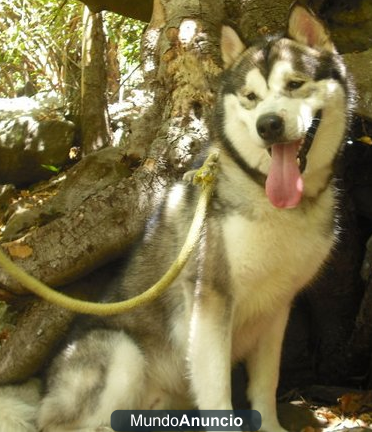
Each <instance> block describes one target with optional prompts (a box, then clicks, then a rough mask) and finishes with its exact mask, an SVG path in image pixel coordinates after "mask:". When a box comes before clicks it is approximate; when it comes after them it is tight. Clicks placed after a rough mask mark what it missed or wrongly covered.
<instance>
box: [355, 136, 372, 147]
mask: <svg viewBox="0 0 372 432" xmlns="http://www.w3.org/2000/svg"><path fill="white" fill-rule="evenodd" d="M358 141H360V142H362V143H364V144H368V145H372V138H371V137H369V136H362V137H360V138H358Z"/></svg>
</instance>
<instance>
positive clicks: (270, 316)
mask: <svg viewBox="0 0 372 432" xmlns="http://www.w3.org/2000/svg"><path fill="white" fill-rule="evenodd" d="M221 51H222V58H223V61H224V64H225V70H224V72H223V74H222V77H221V85H220V89H219V93H218V98H217V102H216V109H215V119H214V128H213V129H214V130H213V133H214V138H213V145H212V149H213V150H215V149H218V150H219V152H220V171H219V175H218V179H217V182H216V186H215V193H214V196H213V199H212V203H211V206H210V209H209V213H208V216H207V221H206V223H205V227H204V232H203V236H202V239H201V241H200V246H199V249H198V251H197V252H195V254H194V256H193V257H192V259H191V260H190V261H189V263H188V264H187V266H186V268H185V269H184V270H183V272H182V273H181V275H180V277H178V279H177V280H176V281H175V282H174V283H173V285H172V287H171V288H170V289H169V290H168V291H167V292H166V294H164V295H163V296H162V297H161V298H160V299H159V300H158V301H155V302H153V303H152V304H149V305H148V306H146V307H143V308H139V309H137V310H135V311H133V312H130V313H127V314H123V315H119V316H113V317H109V318H83V319H82V320H81V321H80V322H79V325H78V326H77V327H78V328H77V330H75V332H73V333H72V335H71V337H70V338H69V340H68V342H67V343H66V345H65V346H64V348H63V349H62V350H61V351H60V353H59V354H58V355H57V356H56V358H55V359H54V361H53V363H52V365H51V367H50V370H49V373H48V376H49V378H48V381H47V388H46V392H45V394H44V396H43V397H42V399H41V401H40V403H35V404H34V405H32V404H31V405H30V404H27V403H26V402H25V403H22V402H21V400H20V399H19V398H18V400H17V403H15V396H14V392H15V389H14V388H9V387H8V388H3V390H2V394H1V395H0V431H1V432H18V431H23V432H24V431H33V430H41V431H43V432H62V431H64V432H65V431H71V430H72V431H98V430H102V429H101V428H104V427H108V426H109V425H110V415H111V413H112V412H113V411H114V410H116V409H127V410H130V409H172V408H190V407H196V408H198V409H225V410H228V409H231V408H232V406H231V382H230V373H231V367H232V364H234V363H236V362H238V361H243V362H245V363H246V366H247V371H248V375H249V387H248V389H247V399H248V400H249V401H250V402H251V404H252V408H253V409H256V410H258V411H259V412H260V413H261V415H262V419H263V425H262V429H263V430H264V431H266V432H283V431H284V429H283V428H282V427H281V426H280V425H279V423H278V420H277V414H276V395H275V394H276V388H277V383H278V374H279V364H280V355H281V346H282V340H283V335H284V331H285V328H286V324H287V320H288V314H289V310H290V307H291V302H292V300H293V298H294V296H295V295H296V293H298V292H299V291H300V290H301V289H302V288H303V287H305V286H306V285H308V284H309V283H310V282H311V281H312V280H313V279H314V278H315V277H316V275H317V274H318V272H319V271H320V269H321V268H322V266H323V264H324V263H325V261H326V260H327V257H328V256H329V254H330V251H331V250H332V247H333V245H334V243H335V240H336V234H335V232H336V231H337V229H336V224H335V219H336V207H337V197H336V195H337V193H336V190H335V186H334V181H333V168H334V164H335V160H336V159H337V157H338V155H339V153H340V149H341V147H342V143H343V140H344V136H345V131H346V129H347V123H348V118H349V112H348V111H349V108H348V107H349V106H350V100H351V99H350V97H351V96H350V95H351V92H350V85H349V82H348V79H347V77H346V70H345V67H344V64H343V62H342V59H341V57H340V56H339V55H338V54H337V52H336V50H335V48H334V46H333V44H332V42H331V40H330V38H329V36H328V33H327V31H326V29H325V28H324V26H323V25H322V23H321V22H320V21H319V20H318V19H317V18H316V17H315V16H313V14H312V13H311V12H309V11H308V10H306V9H305V8H303V7H302V6H299V5H295V6H294V7H293V8H292V9H291V12H290V15H289V21H288V29H287V33H286V35H285V36H281V37H279V36H278V37H265V38H263V39H261V40H260V41H258V43H255V44H246V43H244V42H243V41H242V39H241V38H240V37H239V35H238V34H237V33H236V31H235V30H233V28H231V27H229V26H223V28H222V37H221ZM197 194H198V192H197V191H195V190H193V189H192V187H191V186H189V185H186V184H183V183H178V184H176V185H174V186H173V187H172V188H170V190H169V192H168V194H167V198H166V200H165V202H164V204H163V206H162V208H161V210H160V211H159V212H158V214H157V216H156V218H154V219H153V223H152V225H151V229H148V231H147V232H146V233H145V236H144V238H143V241H142V243H141V245H140V246H139V247H138V248H137V249H136V251H135V252H134V254H133V256H132V258H131V260H130V262H129V264H128V266H127V267H126V270H125V272H124V276H123V278H122V281H120V283H119V284H116V285H115V287H114V288H112V289H111V290H110V292H109V294H108V296H107V298H106V299H105V301H117V300H121V299H123V298H125V297H132V296H134V295H136V294H138V293H139V292H142V291H143V290H145V289H146V288H148V287H149V286H150V285H152V284H153V283H154V282H155V281H157V280H158V279H159V278H160V277H161V276H162V274H163V273H164V271H165V270H166V269H167V268H168V267H169V265H170V263H171V262H172V261H173V260H174V258H175V256H176V255H177V253H178V251H179V249H180V247H181V245H182V244H183V241H184V239H185V236H186V233H187V230H188V227H189V224H190V221H191V219H192V216H193V211H194V208H195V203H196V201H197V198H198V197H197ZM12 395H13V396H12ZM27 416H28V417H27ZM33 417H35V425H37V426H34V427H33V426H32V423H33ZM27 419H28V420H27ZM12 422H13V423H12ZM22 422H23V423H22ZM21 423H22V424H21Z"/></svg>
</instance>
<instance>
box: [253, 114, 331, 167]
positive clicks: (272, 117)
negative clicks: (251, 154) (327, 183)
mask: <svg viewBox="0 0 372 432" xmlns="http://www.w3.org/2000/svg"><path fill="white" fill-rule="evenodd" d="M321 119H322V111H321V110H319V111H317V112H316V114H315V117H314V118H313V121H312V123H311V125H310V127H309V129H308V130H307V131H306V135H305V138H304V139H303V142H302V144H301V146H300V148H299V152H298V156H297V158H298V161H299V168H300V172H301V173H302V172H304V171H305V169H306V164H307V154H308V152H309V150H310V148H311V145H312V143H313V141H314V137H315V134H316V131H317V129H318V127H319V124H320V121H321ZM256 128H257V133H258V135H259V136H260V137H261V138H262V139H263V140H264V141H265V142H266V143H267V145H268V146H269V148H268V151H269V153H271V148H270V147H271V145H273V144H276V143H281V142H283V143H284V142H286V141H287V140H286V139H285V138H284V130H285V124H284V120H283V118H282V117H281V116H279V115H277V114H275V113H268V114H264V115H262V116H261V117H259V119H258V120H257V123H256Z"/></svg>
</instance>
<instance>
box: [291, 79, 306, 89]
mask: <svg viewBox="0 0 372 432" xmlns="http://www.w3.org/2000/svg"><path fill="white" fill-rule="evenodd" d="M304 84H305V81H289V82H288V84H287V89H288V90H297V89H299V88H300V87H302V86H303V85H304Z"/></svg>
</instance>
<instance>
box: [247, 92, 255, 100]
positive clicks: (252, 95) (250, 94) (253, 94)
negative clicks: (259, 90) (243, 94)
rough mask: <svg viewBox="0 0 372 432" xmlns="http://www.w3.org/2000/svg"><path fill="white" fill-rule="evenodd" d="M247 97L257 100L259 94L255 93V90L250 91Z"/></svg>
mask: <svg viewBox="0 0 372 432" xmlns="http://www.w3.org/2000/svg"><path fill="white" fill-rule="evenodd" d="M247 99H248V100H250V101H255V100H257V95H256V93H254V92H251V93H248V94H247Z"/></svg>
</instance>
